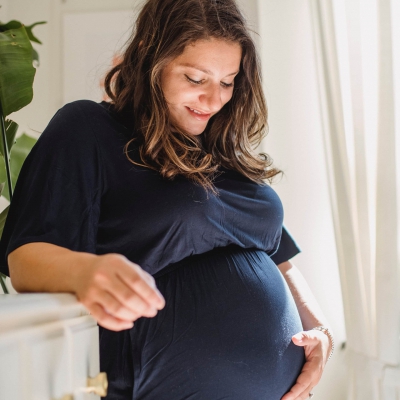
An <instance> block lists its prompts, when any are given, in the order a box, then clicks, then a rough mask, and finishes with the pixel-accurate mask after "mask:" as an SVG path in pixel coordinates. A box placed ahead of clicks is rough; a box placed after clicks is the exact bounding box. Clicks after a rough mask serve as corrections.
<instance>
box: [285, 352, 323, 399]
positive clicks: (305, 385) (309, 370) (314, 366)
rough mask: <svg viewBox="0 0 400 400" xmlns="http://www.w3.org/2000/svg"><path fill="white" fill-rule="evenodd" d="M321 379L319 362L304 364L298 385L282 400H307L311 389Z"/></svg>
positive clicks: (312, 361) (311, 361)
mask: <svg viewBox="0 0 400 400" xmlns="http://www.w3.org/2000/svg"><path fill="white" fill-rule="evenodd" d="M320 379H321V374H320V368H319V365H318V362H317V361H315V360H310V361H307V362H306V363H305V364H304V366H303V369H302V371H301V373H300V375H299V376H298V378H297V381H296V383H295V384H294V386H293V387H292V388H291V389H290V391H289V392H288V393H286V394H285V395H284V396H283V397H282V399H281V400H300V399H303V398H304V399H307V398H308V397H309V393H310V391H311V388H313V387H315V386H316V385H317V383H318V382H319V380H320ZM306 394H307V395H306ZM305 395H306V396H305ZM304 396H305V397H304Z"/></svg>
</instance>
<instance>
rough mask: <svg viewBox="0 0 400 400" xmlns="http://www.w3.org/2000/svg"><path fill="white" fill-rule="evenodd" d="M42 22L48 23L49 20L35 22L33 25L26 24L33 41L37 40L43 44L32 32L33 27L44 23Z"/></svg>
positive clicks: (27, 31)
mask: <svg viewBox="0 0 400 400" xmlns="http://www.w3.org/2000/svg"><path fill="white" fill-rule="evenodd" d="M42 24H47V22H46V21H40V22H35V23H34V24H32V25H29V26H25V30H26V33H27V34H28V37H29V39H30V40H31V41H32V42H36V43H39V44H42V42H41V41H40V40H39V39H38V38H37V37H36V36H35V35H34V34H33V33H32V28H33V27H35V26H36V25H42Z"/></svg>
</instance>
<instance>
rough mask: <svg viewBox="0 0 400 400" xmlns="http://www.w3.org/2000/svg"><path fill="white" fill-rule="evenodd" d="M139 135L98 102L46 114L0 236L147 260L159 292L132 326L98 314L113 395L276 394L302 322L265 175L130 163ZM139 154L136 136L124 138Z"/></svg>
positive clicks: (278, 212)
mask: <svg viewBox="0 0 400 400" xmlns="http://www.w3.org/2000/svg"><path fill="white" fill-rule="evenodd" d="M133 135H135V132H134V129H133V127H132V126H131V125H130V122H129V121H128V120H127V119H126V118H124V116H123V115H117V114H116V113H115V112H114V111H113V109H112V106H110V105H109V104H108V103H106V102H101V103H96V102H93V101H89V100H80V101H75V102H72V103H69V104H67V105H65V106H64V107H62V108H61V109H60V110H58V112H57V113H56V114H55V115H54V117H53V118H52V120H51V121H50V123H49V124H48V126H47V127H46V129H45V130H44V132H43V133H42V135H41V136H40V138H39V140H38V142H37V143H36V145H35V146H34V148H33V149H32V151H31V153H30V154H29V155H28V157H27V159H26V161H25V163H24V166H23V168H22V170H21V174H20V177H19V179H18V183H17V185H16V189H15V193H14V198H13V201H12V204H11V206H10V211H9V215H8V218H7V221H6V225H5V228H4V233H3V236H2V240H1V243H0V259H1V268H2V272H4V273H7V274H8V266H7V256H8V254H9V253H10V252H12V251H13V250H14V249H16V248H17V247H19V246H21V245H23V244H26V243H30V242H48V243H52V244H55V245H58V246H63V247H66V248H69V249H71V250H76V251H85V252H90V253H93V254H106V253H120V254H123V255H125V256H126V257H127V258H128V259H129V260H131V261H133V262H135V263H137V264H139V265H140V266H141V267H142V268H143V269H145V270H146V271H148V272H149V273H150V274H152V275H153V276H154V277H155V279H156V283H157V287H158V289H159V290H160V292H161V293H162V294H163V296H164V297H165V300H166V306H165V308H164V309H163V310H161V311H159V312H158V314H157V316H156V317H154V318H144V317H143V318H140V319H138V320H137V321H136V322H135V325H134V327H133V328H132V329H129V330H126V331H122V332H114V331H110V330H107V329H104V328H102V327H100V363H101V370H102V371H105V372H107V375H108V379H109V392H108V396H107V398H108V399H113V400H114V399H135V400H164V399H165V400H189V399H191V400H200V399H204V400H222V399H232V400H233V399H234V400H244V399H246V400H261V399H265V400H278V399H280V398H281V397H282V396H283V395H284V394H285V393H286V392H287V391H288V390H289V389H290V388H291V386H292V385H293V384H294V383H295V381H296V378H297V376H298V375H299V373H300V371H301V368H302V366H303V364H304V350H303V348H302V347H297V346H295V345H294V344H293V343H292V342H291V337H292V335H293V334H295V333H297V332H299V331H301V330H302V326H301V321H300V318H299V314H298V312H297V309H296V306H295V303H294V300H293V297H292V295H291V293H290V290H289V288H288V286H287V285H286V283H285V280H284V279H283V277H282V275H281V273H280V272H279V269H278V268H277V266H276V265H277V264H279V263H280V262H283V261H286V260H288V259H289V258H291V257H292V256H294V255H295V254H297V253H298V252H299V249H298V247H297V245H296V244H295V242H294V241H293V239H292V238H291V236H290V235H289V234H288V232H287V231H286V230H285V228H283V226H282V223H283V208H282V204H281V201H280V199H279V197H278V195H277V194H276V192H275V191H274V190H273V189H272V188H271V187H270V186H269V185H258V184H256V183H254V182H252V181H251V180H249V179H248V178H246V177H244V176H243V175H241V174H240V173H238V172H236V171H233V170H229V169H226V168H220V175H219V176H218V177H217V178H216V179H215V181H214V184H215V187H216V188H217V190H218V195H217V196H216V195H213V194H210V193H209V194H207V193H206V192H205V191H204V189H203V188H201V187H200V186H198V185H195V184H193V183H192V182H190V181H188V180H187V179H185V178H183V177H178V178H176V179H174V180H173V181H170V180H166V179H163V178H162V177H161V176H160V175H159V174H158V173H157V172H156V171H152V170H150V169H148V168H144V167H140V166H136V165H133V164H132V163H130V162H129V161H128V160H127V158H126V156H125V154H124V153H123V148H124V145H125V144H126V142H127V141H128V140H129V139H130V138H131V137H133ZM129 154H130V157H131V158H133V159H134V160H136V161H140V158H139V152H138V141H134V142H133V143H132V144H131V145H130V147H129Z"/></svg>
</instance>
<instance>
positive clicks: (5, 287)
mask: <svg viewBox="0 0 400 400" xmlns="http://www.w3.org/2000/svg"><path fill="white" fill-rule="evenodd" d="M5 280H6V276H5V275H3V274H2V273H1V272H0V283H1V287H2V289H3V292H4V294H9V293H8V289H7V286H6V282H5Z"/></svg>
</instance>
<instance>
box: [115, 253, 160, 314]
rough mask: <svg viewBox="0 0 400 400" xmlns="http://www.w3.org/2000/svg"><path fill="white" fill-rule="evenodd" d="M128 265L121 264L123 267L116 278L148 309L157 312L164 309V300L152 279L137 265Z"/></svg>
mask: <svg viewBox="0 0 400 400" xmlns="http://www.w3.org/2000/svg"><path fill="white" fill-rule="evenodd" d="M128 263H129V264H128ZM128 263H124V264H122V265H123V267H122V268H120V269H118V270H117V276H118V277H119V278H120V279H121V280H122V281H123V282H124V283H125V284H126V285H127V286H128V287H129V288H130V289H132V290H133V291H134V292H135V293H137V295H138V296H140V297H141V298H142V299H143V300H144V301H145V302H146V303H147V304H148V305H149V306H150V307H152V308H156V309H157V310H161V309H162V308H164V306H165V299H164V297H163V296H162V294H161V293H160V292H159V290H158V289H157V287H156V284H155V280H154V278H153V277H152V276H151V275H150V274H148V273H147V272H146V271H144V270H143V269H142V268H140V267H139V266H138V265H136V264H134V263H131V262H129V261H128Z"/></svg>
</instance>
